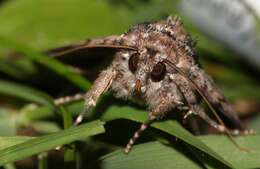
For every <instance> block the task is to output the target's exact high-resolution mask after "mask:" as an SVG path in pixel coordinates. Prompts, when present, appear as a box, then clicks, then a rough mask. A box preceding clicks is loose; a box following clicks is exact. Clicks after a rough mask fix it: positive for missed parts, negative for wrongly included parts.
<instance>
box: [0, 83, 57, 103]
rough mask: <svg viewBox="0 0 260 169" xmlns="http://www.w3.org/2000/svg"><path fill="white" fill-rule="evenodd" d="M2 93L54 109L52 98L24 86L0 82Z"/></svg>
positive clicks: (0, 91)
mask: <svg viewBox="0 0 260 169" xmlns="http://www.w3.org/2000/svg"><path fill="white" fill-rule="evenodd" d="M0 93H1V94H5V95H9V96H14V97H18V98H20V99H25V100H27V101H30V102H35V103H39V104H42V105H46V106H49V107H53V99H52V98H51V96H49V95H48V94H46V93H43V92H41V91H39V90H36V89H33V88H30V87H27V86H24V85H22V84H18V83H13V82H8V81H4V80H0Z"/></svg>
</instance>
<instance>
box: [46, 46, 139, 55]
mask: <svg viewBox="0 0 260 169" xmlns="http://www.w3.org/2000/svg"><path fill="white" fill-rule="evenodd" d="M87 48H115V49H128V50H137V49H136V48H135V47H131V46H125V45H108V44H96V45H84V46H79V47H75V48H73V49H68V50H64V51H62V52H58V53H53V54H50V55H49V57H51V58H55V57H58V56H62V55H65V54H68V53H71V52H74V51H77V50H80V49H87Z"/></svg>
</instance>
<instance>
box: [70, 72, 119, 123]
mask: <svg viewBox="0 0 260 169" xmlns="http://www.w3.org/2000/svg"><path fill="white" fill-rule="evenodd" d="M116 74H117V73H116V71H115V70H113V69H112V68H108V69H107V70H105V71H102V72H101V73H100V74H99V76H98V78H97V79H96V80H95V81H94V83H93V85H92V87H91V89H90V90H89V91H88V92H87V93H86V96H85V107H84V109H83V111H82V112H81V113H80V114H79V115H78V117H77V119H76V121H75V122H74V124H73V126H77V125H78V124H79V123H80V122H81V121H82V120H83V118H84V116H85V114H86V112H87V111H88V110H89V108H90V107H92V106H95V105H96V103H97V101H98V99H99V97H100V96H101V94H103V93H104V92H106V91H107V90H108V89H109V87H110V86H111V84H112V82H113V79H114V78H115V76H116Z"/></svg>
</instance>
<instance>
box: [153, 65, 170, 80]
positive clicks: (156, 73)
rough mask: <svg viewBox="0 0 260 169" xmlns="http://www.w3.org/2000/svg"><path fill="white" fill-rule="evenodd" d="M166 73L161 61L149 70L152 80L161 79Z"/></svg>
mask: <svg viewBox="0 0 260 169" xmlns="http://www.w3.org/2000/svg"><path fill="white" fill-rule="evenodd" d="M165 74H166V66H165V64H164V63H163V62H159V63H157V64H156V65H155V66H154V67H153V70H152V72H151V78H152V80H153V81H154V82H159V81H161V80H162V79H163V78H164V76H165Z"/></svg>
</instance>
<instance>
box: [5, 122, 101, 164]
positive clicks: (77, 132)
mask: <svg viewBox="0 0 260 169" xmlns="http://www.w3.org/2000/svg"><path fill="white" fill-rule="evenodd" d="M103 125H104V123H103V122H100V121H93V122H90V123H86V124H83V125H80V126H78V127H75V128H69V129H67V130H64V131H61V132H57V133H53V134H49V135H45V136H42V137H38V138H34V139H31V140H29V141H26V142H24V143H21V144H16V145H14V146H11V147H8V148H5V149H1V150H0V165H4V164H7V163H10V162H13V161H17V160H20V159H23V158H25V157H28V156H31V155H34V154H38V153H41V152H44V151H48V150H50V149H53V148H55V147H57V146H61V145H64V144H68V143H71V142H73V141H76V140H79V139H83V138H85V137H87V136H92V135H96V134H99V133H103V132H104V131H105V130H104V127H103ZM18 139H19V137H18Z"/></svg>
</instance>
